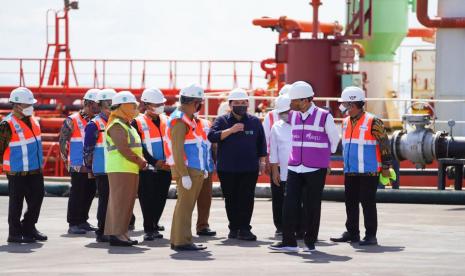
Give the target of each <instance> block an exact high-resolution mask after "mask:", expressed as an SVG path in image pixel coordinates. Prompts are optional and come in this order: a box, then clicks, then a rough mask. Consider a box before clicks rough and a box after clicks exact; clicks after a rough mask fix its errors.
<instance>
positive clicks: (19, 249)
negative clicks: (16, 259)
mask: <svg viewBox="0 0 465 276" xmlns="http://www.w3.org/2000/svg"><path fill="white" fill-rule="evenodd" d="M42 246H44V245H43V244H42V243H39V242H36V243H8V244H5V245H2V246H0V252H8V253H34V252H35V249H39V248H41V247H42Z"/></svg>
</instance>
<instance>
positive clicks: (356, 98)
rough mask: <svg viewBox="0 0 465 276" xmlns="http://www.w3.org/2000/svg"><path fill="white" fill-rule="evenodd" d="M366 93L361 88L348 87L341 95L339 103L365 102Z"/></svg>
mask: <svg viewBox="0 0 465 276" xmlns="http://www.w3.org/2000/svg"><path fill="white" fill-rule="evenodd" d="M364 101H365V92H363V90H362V89H361V88H360V87H356V86H349V87H346V88H345V89H344V90H343V91H342V94H341V98H339V100H338V102H340V103H341V102H364Z"/></svg>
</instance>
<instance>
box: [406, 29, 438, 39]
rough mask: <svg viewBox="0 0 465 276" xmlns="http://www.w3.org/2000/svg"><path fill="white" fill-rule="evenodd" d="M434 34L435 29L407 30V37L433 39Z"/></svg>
mask: <svg viewBox="0 0 465 276" xmlns="http://www.w3.org/2000/svg"><path fill="white" fill-rule="evenodd" d="M435 34H436V30H435V29H426V28H409V29H408V33H407V37H421V38H433V37H434V35H435Z"/></svg>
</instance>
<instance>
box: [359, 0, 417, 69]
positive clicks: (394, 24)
mask: <svg viewBox="0 0 465 276" xmlns="http://www.w3.org/2000/svg"><path fill="white" fill-rule="evenodd" d="M365 2H367V1H365ZM352 3H353V4H352V5H355V7H358V4H359V0H356V1H353V2H352ZM414 4H415V3H412V0H373V7H372V9H373V11H372V12H373V23H372V24H373V29H372V36H371V38H366V39H363V40H359V41H357V42H359V43H360V44H362V46H363V47H364V48H365V57H364V58H363V59H362V60H363V61H393V60H394V56H395V53H396V50H397V48H399V46H400V44H401V43H402V40H403V39H404V38H405V37H406V35H407V32H408V8H409V5H414ZM351 9H352V8H351ZM356 10H357V9H356ZM365 33H368V24H366V25H365Z"/></svg>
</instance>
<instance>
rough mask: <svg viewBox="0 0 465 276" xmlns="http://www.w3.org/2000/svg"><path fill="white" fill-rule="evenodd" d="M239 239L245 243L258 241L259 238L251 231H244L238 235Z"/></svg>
mask: <svg viewBox="0 0 465 276" xmlns="http://www.w3.org/2000/svg"><path fill="white" fill-rule="evenodd" d="M237 239H239V240H243V241H256V240H257V236H255V235H254V234H253V233H252V232H250V231H249V230H244V231H239V234H237Z"/></svg>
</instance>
